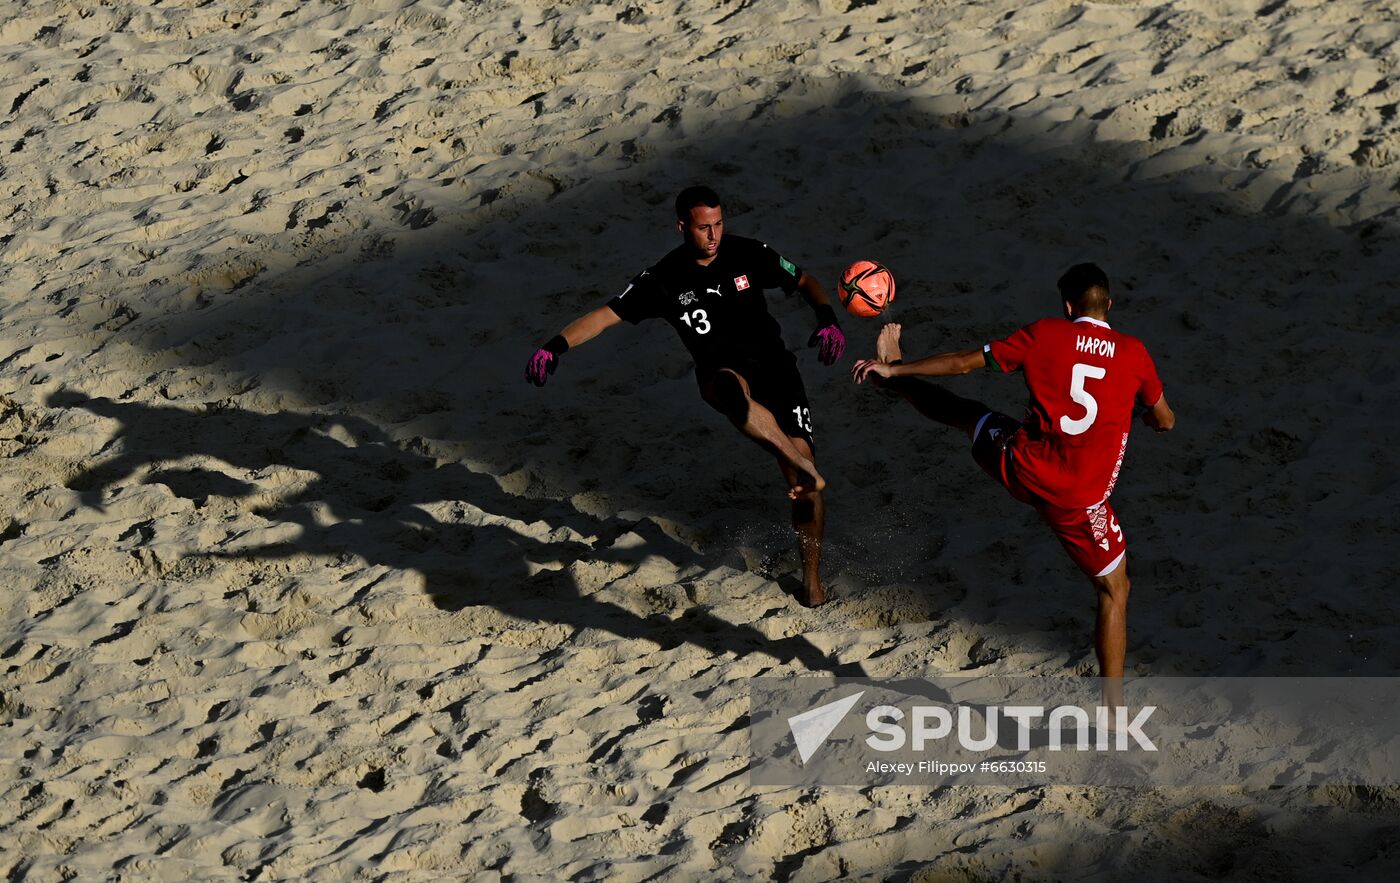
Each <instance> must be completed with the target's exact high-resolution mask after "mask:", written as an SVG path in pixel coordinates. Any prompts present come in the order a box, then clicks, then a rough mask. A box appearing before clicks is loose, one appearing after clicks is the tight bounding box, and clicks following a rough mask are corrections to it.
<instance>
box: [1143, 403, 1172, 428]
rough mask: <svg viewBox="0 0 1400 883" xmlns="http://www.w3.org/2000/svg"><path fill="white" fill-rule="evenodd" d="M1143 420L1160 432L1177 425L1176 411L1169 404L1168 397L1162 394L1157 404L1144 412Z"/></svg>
mask: <svg viewBox="0 0 1400 883" xmlns="http://www.w3.org/2000/svg"><path fill="white" fill-rule="evenodd" d="M1142 422H1143V423H1146V424H1147V425H1148V426H1150V427H1152V428H1153V429H1155V430H1156V431H1158V432H1168V431H1170V430H1171V428H1172V427H1173V426H1175V425H1176V412H1175V411H1173V410H1172V406H1171V405H1168V404H1167V397H1166V396H1162V397H1161V398H1159V399H1158V400H1157V404H1155V405H1153V406H1152V407H1151V408H1149V409H1147V410H1146V411H1143V412H1142Z"/></svg>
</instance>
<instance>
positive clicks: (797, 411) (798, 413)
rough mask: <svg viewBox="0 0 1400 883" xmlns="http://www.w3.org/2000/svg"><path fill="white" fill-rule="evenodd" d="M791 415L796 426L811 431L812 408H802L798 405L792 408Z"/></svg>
mask: <svg viewBox="0 0 1400 883" xmlns="http://www.w3.org/2000/svg"><path fill="white" fill-rule="evenodd" d="M792 416H793V417H794V418H796V420H797V425H798V426H800V427H802V428H803V429H805V430H807V431H808V432H811V431H812V410H811V409H810V408H804V407H802V406H801V405H798V406H796V407H795V408H793V409H792Z"/></svg>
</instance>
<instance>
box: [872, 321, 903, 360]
mask: <svg viewBox="0 0 1400 883" xmlns="http://www.w3.org/2000/svg"><path fill="white" fill-rule="evenodd" d="M899 332H900V326H899V325H897V324H895V323H894V322H891V323H890V324H888V325H886V326H885V327H884V328H881V329H880V336H879V337H877V338H876V339H875V358H877V359H879V360H880V361H882V362H898V361H899V360H900V359H902V358H904V356H903V354H901V353H900V351H899Z"/></svg>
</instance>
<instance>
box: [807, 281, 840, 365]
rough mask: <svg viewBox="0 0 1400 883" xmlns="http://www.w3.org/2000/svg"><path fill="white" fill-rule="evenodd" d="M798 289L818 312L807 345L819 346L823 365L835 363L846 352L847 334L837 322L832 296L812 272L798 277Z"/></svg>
mask: <svg viewBox="0 0 1400 883" xmlns="http://www.w3.org/2000/svg"><path fill="white" fill-rule="evenodd" d="M797 290H798V291H800V292H802V298H803V299H804V300H806V301H807V305H808V306H810V307H811V308H812V312H814V313H816V314H817V330H815V331H813V332H812V336H811V337H810V338H808V340H807V345H808V346H814V347H817V358H818V359H819V360H821V363H822V364H823V365H833V364H835V363H836V360H837V359H839V358H841V355H842V354H843V353H844V352H846V335H845V333H844V332H842V330H841V326H840V325H839V324H837V322H836V310H834V309H833V308H832V306H831V298H829V297H828V296H827V294H826V289H825V288H824V287H822V284H821V282H819V281H818V280H817V277H815V276H813V275H812V274H810V273H803V274H802V275H801V276H800V277H798V279H797Z"/></svg>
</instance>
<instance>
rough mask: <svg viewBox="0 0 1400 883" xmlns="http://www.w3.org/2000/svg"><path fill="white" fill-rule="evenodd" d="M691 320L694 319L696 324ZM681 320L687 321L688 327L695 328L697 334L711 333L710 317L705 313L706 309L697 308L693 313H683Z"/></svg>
mask: <svg viewBox="0 0 1400 883" xmlns="http://www.w3.org/2000/svg"><path fill="white" fill-rule="evenodd" d="M691 320H694V322H695V324H693V325H692V324H691ZM681 321H682V322H684V323H685V325H686V327H687V328H694V329H695V333H696V334H709V333H710V319H709V317H708V316H706V315H705V311H704V310H696V311H695V312H693V313H681Z"/></svg>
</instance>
